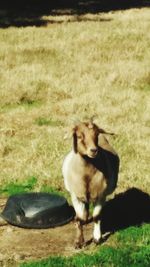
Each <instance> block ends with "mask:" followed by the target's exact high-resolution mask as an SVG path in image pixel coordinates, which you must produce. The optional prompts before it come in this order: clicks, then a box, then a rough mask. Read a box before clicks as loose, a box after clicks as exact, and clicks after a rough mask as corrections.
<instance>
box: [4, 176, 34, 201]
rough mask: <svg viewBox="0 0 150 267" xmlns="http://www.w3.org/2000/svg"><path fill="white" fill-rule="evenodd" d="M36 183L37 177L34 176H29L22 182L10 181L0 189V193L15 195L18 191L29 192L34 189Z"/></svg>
mask: <svg viewBox="0 0 150 267" xmlns="http://www.w3.org/2000/svg"><path fill="white" fill-rule="evenodd" d="M36 183H37V178H36V177H34V176H31V177H29V178H28V179H27V180H26V181H24V182H22V183H17V182H10V183H8V184H6V185H5V186H4V187H2V188H1V189H0V194H2V195H7V196H8V195H15V194H18V193H26V192H30V191H31V190H33V189H34V187H35V185H36Z"/></svg>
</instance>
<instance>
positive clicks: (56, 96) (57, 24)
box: [0, 8, 150, 267]
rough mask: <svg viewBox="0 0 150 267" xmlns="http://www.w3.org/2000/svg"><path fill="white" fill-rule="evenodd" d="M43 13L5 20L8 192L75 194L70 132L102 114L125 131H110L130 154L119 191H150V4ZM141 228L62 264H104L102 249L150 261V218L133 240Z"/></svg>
mask: <svg viewBox="0 0 150 267" xmlns="http://www.w3.org/2000/svg"><path fill="white" fill-rule="evenodd" d="M42 19H43V20H45V21H46V25H45V26H42V27H34V26H30V27H24V28H23V27H20V28H17V27H8V28H1V29H0V122H1V123H0V138H1V142H0V193H1V194H2V195H3V194H7V195H10V194H12V193H16V192H18V191H19V192H22V191H31V190H32V191H33V190H34V191H57V192H60V193H63V194H65V196H67V197H68V195H67V194H66V193H65V192H64V185H63V179H62V173H61V166H62V162H63V159H64V156H65V154H66V153H67V151H68V150H69V149H70V147H71V139H68V140H64V136H65V134H66V132H68V131H69V130H70V129H71V127H72V126H73V125H74V123H75V121H76V120H78V119H79V120H85V119H88V118H90V117H92V116H93V115H94V116H95V118H96V119H95V121H96V122H97V123H98V125H100V126H101V127H103V128H104V129H106V130H108V131H113V132H115V133H116V136H115V137H109V140H110V142H111V143H112V144H113V145H114V147H115V148H116V150H117V151H118V153H119V155H120V159H121V167H120V175H119V182H118V188H117V189H116V193H120V192H124V191H126V190H127V189H129V188H132V187H136V188H138V189H140V190H141V191H144V192H146V193H148V194H149V193H150V180H149V151H150V142H149V133H150V131H149V126H150V116H149V113H150V112H149V110H150V109H149V108H150V49H149V47H150V31H149V29H150V10H149V9H148V8H143V9H130V10H126V11H116V12H108V13H98V14H95V15H91V14H85V15H80V16H72V15H68V16H63V15H62V16H43V17H42ZM134 229H136V228H134ZM145 229H146V230H145ZM132 230H133V229H132V228H131V229H129V232H128V230H124V231H123V232H119V233H116V234H115V236H114V239H113V238H112V246H111V247H107V244H106V247H105V246H104V247H103V249H102V251H101V250H99V251H96V252H94V253H95V254H94V255H95V261H94V260H93V258H92V256H91V255H92V254H89V255H88V256H87V263H85V262H86V259H85V258H86V256H85V255H81V257H79V258H78V261H80V259H81V262H80V264H79V262H78V263H76V260H77V258H76V257H75V258H70V259H69V260H68V261H67V260H66V259H63V258H60V259H59V258H55V260H56V262H57V264H58V265H57V266H71V267H73V266H100V265H97V264H98V263H97V260H96V259H97V257H102V262H104V263H103V265H102V266H127V265H128V266H141V267H144V266H148V263H147V262H148V260H149V258H148V257H149V255H150V247H149V246H150V240H149V239H148V237H147V235H148V233H149V231H150V228H149V226H147V225H146V226H143V228H140V229H139V228H137V229H136V230H133V231H137V234H135V236H136V235H139V236H138V237H137V239H139V241H137V243H136V242H133V240H130V236H132ZM130 231H131V232H130ZM143 231H146V234H147V235H145V236H144V237H143ZM130 233H131V235H130ZM122 235H123V242H122V241H120V239H118V238H120V236H122ZM133 236H134V234H133ZM131 239H132V238H131ZM145 240H146V241H145ZM120 242H122V245H121V246H120V244H121V243H120ZM138 242H140V244H139V243H138ZM106 243H107V242H106ZM118 244H119V245H118ZM133 246H134V249H133V251H131V250H132V247H133ZM124 248H125V249H124ZM91 253H92V251H91ZM103 253H104V254H103ZM102 254H103V255H104V256H103V255H102ZM129 254H130V256H131V254H132V257H131V258H132V259H134V260H133V261H132V260H131V262H128V255H129ZM133 254H134V255H133ZM100 255H101V256H100ZM108 255H110V264H109V265H105V261H106V260H107V259H108ZM114 255H118V256H116V257H118V262H120V261H119V259H121V258H122V257H123V258H124V262H123V263H122V265H121V264H120V265H117V264H118V263H116V262H115V260H113V257H114ZM139 255H142V256H141V257H143V258H142V260H144V264H145V265H143V264H142V265H140V264H141V263H140V260H141V258H140V256H139ZM143 255H148V256H143ZM120 257H121V258H120ZM138 257H139V259H140V260H139V261H138ZM129 258H130V257H129ZM83 259H84V260H83ZM147 259H148V260H147ZM52 260H53V259H52ZM55 260H54V261H55ZM59 260H60V262H59ZM72 261H73V262H72ZM125 261H126V262H125ZM134 261H135V264H134ZM56 262H55V264H56ZM88 262H90V263H89V265H88ZM36 264H37V263H36ZM64 264H66V265H64ZM67 264H68V265H67ZM69 264H70V265H69ZM77 264H78V265H77ZM90 264H91V265H90ZM131 264H132V265H131ZM146 264H147V265H146ZM29 266H30V265H29ZM33 266H53V265H50V263H49V265H48V263H47V265H46V264H45V265H44V263H43V265H34V264H33Z"/></svg>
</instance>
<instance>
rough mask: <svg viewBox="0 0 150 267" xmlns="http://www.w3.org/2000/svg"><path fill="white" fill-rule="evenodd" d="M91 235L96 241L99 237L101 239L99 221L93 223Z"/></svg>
mask: <svg viewBox="0 0 150 267" xmlns="http://www.w3.org/2000/svg"><path fill="white" fill-rule="evenodd" d="M93 237H94V239H95V240H96V241H97V242H99V241H100V239H101V227H100V221H97V222H95V223H94V231H93Z"/></svg>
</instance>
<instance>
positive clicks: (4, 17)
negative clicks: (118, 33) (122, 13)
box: [0, 0, 149, 28]
mask: <svg viewBox="0 0 150 267" xmlns="http://www.w3.org/2000/svg"><path fill="white" fill-rule="evenodd" d="M146 6H149V1H148V0H122V1H113V0H105V1H104V0H94V1H89V0H82V1H80V0H63V1H59V0H57V1H54V0H52V1H48V0H45V1H41V0H32V1H29V0H24V1H21V2H20V1H19V0H14V1H13V2H10V1H8V0H5V1H4V0H2V1H1V3H0V9H1V10H0V14H1V18H0V27H3V28H7V27H10V26H16V27H22V26H24V27H26V26H38V27H39V26H46V25H47V22H48V21H46V20H44V19H43V18H42V16H44V15H50V14H51V15H62V14H63V15H68V14H69V15H70V14H72V15H74V19H75V20H78V19H81V18H77V16H81V15H83V14H86V13H91V14H95V13H98V12H108V11H112V10H124V9H130V8H133V7H146ZM81 20H82V19H81ZM51 23H55V21H54V20H53V19H51ZM57 23H61V21H60V22H57Z"/></svg>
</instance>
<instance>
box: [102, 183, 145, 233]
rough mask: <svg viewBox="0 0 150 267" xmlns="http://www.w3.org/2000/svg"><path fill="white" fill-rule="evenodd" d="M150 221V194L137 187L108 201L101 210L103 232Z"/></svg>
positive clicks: (111, 231)
mask: <svg viewBox="0 0 150 267" xmlns="http://www.w3.org/2000/svg"><path fill="white" fill-rule="evenodd" d="M149 222H150V195H148V194H147V193H145V192H143V191H141V190H140V189H138V188H135V187H133V188H131V189H128V190H127V191H125V192H123V193H120V194H118V195H116V196H115V197H114V199H111V200H109V201H107V202H106V204H105V206H104V208H103V210H102V212H101V231H102V234H105V233H107V232H110V233H113V232H115V231H117V230H121V229H125V228H127V227H129V226H139V225H141V224H142V223H149Z"/></svg>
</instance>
